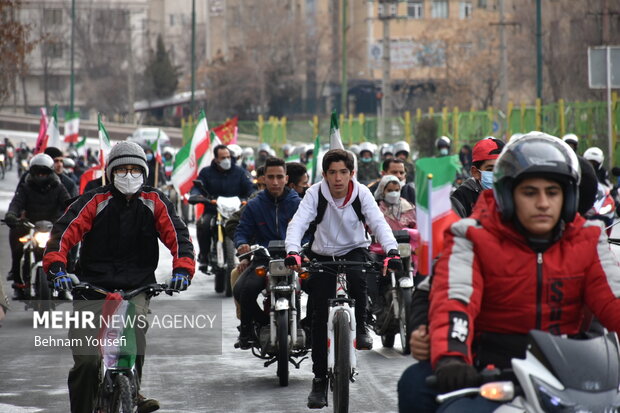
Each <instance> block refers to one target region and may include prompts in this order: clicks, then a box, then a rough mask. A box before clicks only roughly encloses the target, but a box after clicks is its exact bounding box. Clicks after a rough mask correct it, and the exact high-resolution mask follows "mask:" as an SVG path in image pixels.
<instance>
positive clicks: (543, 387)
mask: <svg viewBox="0 0 620 413" xmlns="http://www.w3.org/2000/svg"><path fill="white" fill-rule="evenodd" d="M532 381H533V382H534V388H535V389H536V394H537V395H538V401H539V403H540V406H541V407H542V410H543V411H545V412H549V413H572V412H577V411H581V410H577V409H576V408H577V406H576V404H575V403H573V402H571V401H570V400H566V398H565V397H563V395H562V394H561V393H562V392H561V391H560V390H558V389H556V388H554V387H552V386H551V385H549V384H547V383H545V382H544V381H542V380H538V379H536V378H532ZM584 412H587V410H585V411H584Z"/></svg>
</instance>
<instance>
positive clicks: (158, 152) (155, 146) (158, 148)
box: [150, 129, 161, 163]
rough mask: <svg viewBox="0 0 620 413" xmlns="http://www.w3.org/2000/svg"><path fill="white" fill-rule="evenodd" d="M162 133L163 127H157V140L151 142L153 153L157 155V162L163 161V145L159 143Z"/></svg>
mask: <svg viewBox="0 0 620 413" xmlns="http://www.w3.org/2000/svg"><path fill="white" fill-rule="evenodd" d="M160 133H161V129H157V139H155V142H153V143H151V144H150V147H151V149H152V150H153V155H154V156H155V161H157V163H161V145H160V144H159V135H160Z"/></svg>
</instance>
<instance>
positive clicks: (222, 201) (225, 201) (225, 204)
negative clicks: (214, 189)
mask: <svg viewBox="0 0 620 413" xmlns="http://www.w3.org/2000/svg"><path fill="white" fill-rule="evenodd" d="M240 207H241V200H240V199H239V197H238V196H230V197H228V196H219V197H217V209H218V210H219V211H220V214H222V215H223V216H224V217H225V218H230V216H231V215H232V214H234V213H235V212H237V211H238V210H239V208H240Z"/></svg>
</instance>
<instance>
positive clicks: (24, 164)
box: [17, 158, 28, 178]
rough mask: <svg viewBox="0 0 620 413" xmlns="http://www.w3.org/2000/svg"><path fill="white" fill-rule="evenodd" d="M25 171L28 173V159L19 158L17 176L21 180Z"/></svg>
mask: <svg viewBox="0 0 620 413" xmlns="http://www.w3.org/2000/svg"><path fill="white" fill-rule="evenodd" d="M26 171H28V159H26V158H21V159H19V161H18V162H17V176H18V177H19V178H21V176H22V175H23V174H24V173H25V172H26Z"/></svg>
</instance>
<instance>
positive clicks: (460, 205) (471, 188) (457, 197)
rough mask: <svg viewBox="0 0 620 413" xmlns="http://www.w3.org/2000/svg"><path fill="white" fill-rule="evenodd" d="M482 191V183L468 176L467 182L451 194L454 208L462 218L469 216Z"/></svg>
mask: <svg viewBox="0 0 620 413" xmlns="http://www.w3.org/2000/svg"><path fill="white" fill-rule="evenodd" d="M481 192H482V185H480V182H478V181H477V180H476V179H475V178H473V177H472V178H467V179H466V180H465V182H463V184H462V185H461V186H459V187H458V188H456V190H455V191H454V192H453V193H452V195H450V202H452V209H453V210H454V212H456V213H457V214H458V215H459V216H460V217H461V218H467V217H468V216H470V215H471V211H472V210H473V209H474V204H475V203H476V201H477V200H478V197H479V196H480V193H481Z"/></svg>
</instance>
